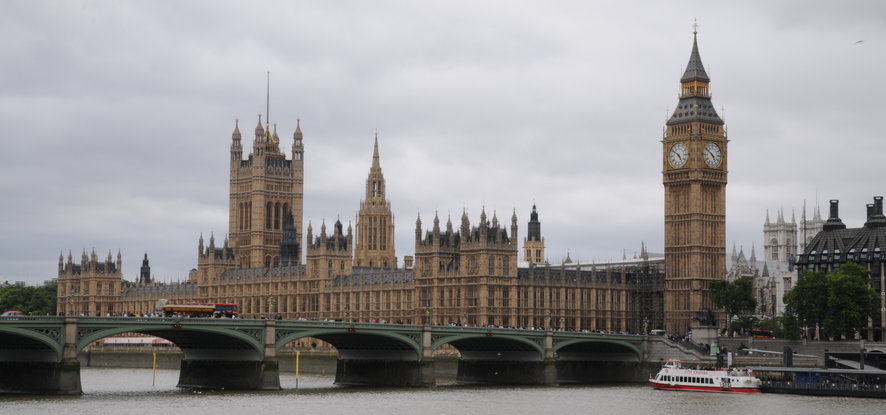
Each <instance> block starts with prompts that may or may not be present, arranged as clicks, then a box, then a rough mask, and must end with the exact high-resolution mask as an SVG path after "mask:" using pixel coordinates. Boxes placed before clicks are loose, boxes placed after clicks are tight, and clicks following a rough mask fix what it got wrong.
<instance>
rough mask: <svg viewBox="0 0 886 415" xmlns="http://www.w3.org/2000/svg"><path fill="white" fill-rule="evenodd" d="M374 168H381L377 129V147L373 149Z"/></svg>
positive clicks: (376, 132) (376, 131)
mask: <svg viewBox="0 0 886 415" xmlns="http://www.w3.org/2000/svg"><path fill="white" fill-rule="evenodd" d="M372 169H381V162H380V161H379V159H378V130H375V147H374V148H373V149H372Z"/></svg>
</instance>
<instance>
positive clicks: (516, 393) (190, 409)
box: [0, 368, 886, 415]
mask: <svg viewBox="0 0 886 415" xmlns="http://www.w3.org/2000/svg"><path fill="white" fill-rule="evenodd" d="M81 375H82V384H83V392H84V394H83V396H79V397H58V396H3V397H0V414H6V413H10V414H12V413H14V414H46V413H56V414H90V415H94V414H108V413H120V414H139V413H143V414H155V415H156V414H161V415H173V414H181V413H186V412H187V413H193V414H224V415H227V414H251V415H259V414H264V413H274V414H278V413H279V414H284V413H286V414H294V413H299V414H302V413H309V414H475V413H478V412H481V411H482V412H484V413H488V414H548V413H558V412H569V413H576V412H579V413H581V414H619V413H625V412H628V411H630V412H631V413H632V414H631V415H633V414H646V413H658V414H681V415H682V414H686V413H698V414H743V415H747V414H803V415H808V414H821V413H837V412H839V413H841V414H862V413H864V414H871V413H876V412H877V411H882V410H886V400H878V399H866V398H828V397H811V396H794V395H772V394H757V395H743V394H714V393H700V392H674V391H656V390H652V389H651V388H649V387H647V386H645V385H612V386H561V387H477V386H459V385H455V384H454V383H453V382H452V380H445V379H441V380H440V381H439V383H441V384H442V386H438V387H436V388H429V389H403V388H348V387H338V386H335V385H334V384H333V380H334V378H335V377H334V375H326V376H319V375H310V376H304V375H303V376H301V377H300V379H299V382H298V383H299V389H298V390H295V389H294V388H295V376H294V374H291V373H285V374H282V375H281V377H280V382H281V386H283V390H282V391H275V392H242V391H202V392H201V391H189V390H183V389H179V388H176V387H175V384H176V382H177V381H178V371H177V370H160V371H158V372H157V384H156V386H151V381H152V374H151V371H150V370H148V369H97V368H84V369H83V370H82V372H81Z"/></svg>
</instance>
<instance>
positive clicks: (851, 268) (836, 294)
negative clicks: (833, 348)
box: [824, 262, 879, 338]
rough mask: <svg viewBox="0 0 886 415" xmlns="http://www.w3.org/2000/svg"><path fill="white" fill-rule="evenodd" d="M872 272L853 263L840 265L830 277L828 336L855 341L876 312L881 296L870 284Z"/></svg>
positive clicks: (827, 319)
mask: <svg viewBox="0 0 886 415" xmlns="http://www.w3.org/2000/svg"><path fill="white" fill-rule="evenodd" d="M869 274H870V272H869V271H868V270H867V269H866V268H864V267H862V266H861V265H857V264H855V263H852V262H847V263H845V264H843V265H840V267H839V268H837V269H835V270H833V271H831V272H830V273H829V274H828V276H827V281H828V302H827V314H826V316H825V318H824V328H825V334H826V335H827V336H828V337H834V338H840V337H844V338H852V337H853V336H854V335H855V332H856V331H857V330H859V329H861V328H862V327H864V326H866V325H867V322H868V317H870V316H873V315H874V313H875V312H876V311H875V310H876V308H877V303H878V302H879V295H878V294H877V292H876V291H874V290H873V289H871V287H870V284H869V283H868V281H869V278H868V275H869Z"/></svg>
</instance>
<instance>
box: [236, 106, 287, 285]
mask: <svg viewBox="0 0 886 415" xmlns="http://www.w3.org/2000/svg"><path fill="white" fill-rule="evenodd" d="M231 139H232V143H231V189H230V192H231V193H230V194H231V197H230V209H229V212H230V218H229V228H228V229H229V231H230V245H231V248H233V250H234V254H235V256H236V257H237V260H238V262H239V266H240V267H243V268H258V267H269V266H273V265H278V264H280V263H281V244H282V242H283V230H284V227H285V225H286V220H287V218H288V217H289V215H292V220H293V225H292V226H293V228H294V231H295V238H291V237H290V238H289V241H287V242H288V243H289V246H288V248H289V251H287V252H290V253H294V254H295V258H294V260H293V259H292V258H287V262H291V263H295V264H299V263H301V259H302V257H301V249H300V246H298V243H299V242H300V241H301V240H302V238H301V235H302V206H303V192H304V191H303V187H304V145H303V144H302V139H303V137H302V132H301V122H300V121H299V123H298V124H297V126H296V128H295V133H294V134H293V137H292V139H293V143H292V158H291V159H287V158H286V155H285V154H283V153H282V152H281V151H280V137H279V136H277V127H276V125H274V128H273V130H272V129H271V126H270V125H269V124H267V123H266V124H265V125H264V126H262V122H261V115H259V118H258V125H256V127H255V140H254V141H253V145H252V152H251V153H250V154H249V157H248V158H247V159H245V160H244V159H243V146H242V144H241V142H240V139H241V137H240V127H239V122H238V123H237V125H236V126H235V127H234V133H233V134H232V136H231ZM293 239H294V241H295V242H296V246H295V247H292V246H291V243H292V242H293Z"/></svg>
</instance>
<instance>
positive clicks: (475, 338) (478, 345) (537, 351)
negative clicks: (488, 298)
mask: <svg viewBox="0 0 886 415" xmlns="http://www.w3.org/2000/svg"><path fill="white" fill-rule="evenodd" d="M490 334H491V333H485V332H483V333H459V334H452V335H447V336H440V337H439V338H436V339H434V340H433V343H432V344H431V350H432V351H436V350H437V349H439V348H441V347H443V345H446V344H449V345H452V347H455V348H456V349H458V351H459V353H461V354H462V358H463V359H465V358H467V359H471V357H472V356H471V355H474V356H477V355H480V354H489V353H495V355H496V357H501V356H502V353H508V354H510V355H511V357H512V358H514V357H519V358H518V359H517V360H537V361H541V360H544V356H545V349H544V345H543V344H542V343H540V342H539V340H537V339H532V338H527V337H523V336H511V335H500V334H492V335H490ZM466 355H467V356H466ZM517 355H520V356H517Z"/></svg>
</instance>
